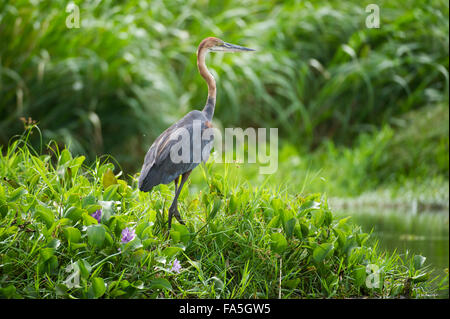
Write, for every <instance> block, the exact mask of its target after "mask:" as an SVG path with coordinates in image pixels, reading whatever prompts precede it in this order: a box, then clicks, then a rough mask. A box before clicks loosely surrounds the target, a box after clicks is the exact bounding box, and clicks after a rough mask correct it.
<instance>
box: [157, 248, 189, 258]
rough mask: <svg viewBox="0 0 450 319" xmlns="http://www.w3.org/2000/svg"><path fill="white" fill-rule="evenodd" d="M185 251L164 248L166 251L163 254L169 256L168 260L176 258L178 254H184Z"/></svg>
mask: <svg viewBox="0 0 450 319" xmlns="http://www.w3.org/2000/svg"><path fill="white" fill-rule="evenodd" d="M183 250H184V249H183V248H181V247H173V246H172V247H167V248H164V250H163V251H162V254H163V255H164V256H167V258H169V259H170V258H172V257H174V256H176V255H177V254H178V253H180V252H182V251H183Z"/></svg>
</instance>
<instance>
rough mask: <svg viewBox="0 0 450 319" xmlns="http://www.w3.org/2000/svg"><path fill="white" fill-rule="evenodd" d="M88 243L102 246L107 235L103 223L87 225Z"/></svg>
mask: <svg viewBox="0 0 450 319" xmlns="http://www.w3.org/2000/svg"><path fill="white" fill-rule="evenodd" d="M87 236H88V243H89V245H92V246H94V247H101V246H102V245H103V242H104V241H105V237H106V230H105V228H103V226H102V225H91V226H88V227H87Z"/></svg>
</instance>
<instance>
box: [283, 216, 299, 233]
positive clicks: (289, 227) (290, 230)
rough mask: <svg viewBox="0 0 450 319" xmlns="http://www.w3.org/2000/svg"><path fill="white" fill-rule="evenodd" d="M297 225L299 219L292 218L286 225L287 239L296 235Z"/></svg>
mask: <svg viewBox="0 0 450 319" xmlns="http://www.w3.org/2000/svg"><path fill="white" fill-rule="evenodd" d="M296 223H297V218H291V219H289V220H287V221H286V222H285V223H284V231H285V232H286V236H287V237H291V236H292V235H293V234H294V227H295V224H296Z"/></svg>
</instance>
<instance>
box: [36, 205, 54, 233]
mask: <svg viewBox="0 0 450 319" xmlns="http://www.w3.org/2000/svg"><path fill="white" fill-rule="evenodd" d="M36 215H37V216H38V217H39V218H40V219H41V220H42V221H43V222H44V223H45V225H46V226H47V228H50V227H51V226H52V225H53V223H54V221H55V216H53V212H52V210H51V209H48V208H46V207H44V206H38V207H37V211H36Z"/></svg>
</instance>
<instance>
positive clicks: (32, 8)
mask: <svg viewBox="0 0 450 319" xmlns="http://www.w3.org/2000/svg"><path fill="white" fill-rule="evenodd" d="M70 3H75V4H77V5H78V6H79V8H80V20H81V21H80V22H81V28H72V29H71V28H68V27H67V26H66V19H67V18H68V17H69V16H70V14H71V12H68V11H67V10H66V9H67V6H68V5H69V4H70ZM370 3H375V4H377V5H378V6H379V8H380V28H378V29H369V28H367V27H366V25H365V22H366V18H367V16H368V15H369V14H370V12H366V6H367V5H368V4H370ZM207 36H216V37H219V38H222V39H224V40H225V41H227V42H231V43H235V44H240V45H244V46H247V47H250V48H254V49H257V52H255V53H253V54H234V55H232V54H221V53H216V54H210V55H209V56H208V58H207V64H208V66H209V68H210V70H211V71H212V73H213V74H214V76H215V77H216V80H217V88H218V99H217V107H216V112H215V117H214V125H215V126H217V127H219V128H222V129H223V128H224V127H242V128H246V127H255V128H256V127H266V128H269V127H276V128H278V132H279V137H280V140H279V162H278V170H277V171H276V173H275V174H273V175H269V176H267V175H260V174H259V171H258V169H259V167H258V165H257V164H239V165H238V164H236V165H234V164H232V165H223V164H217V163H216V164H214V165H209V166H208V168H207V169H208V170H211V173H212V174H215V175H216V176H215V178H216V179H217V180H220V179H221V178H222V179H224V178H227V183H229V184H230V187H232V185H233V184H234V185H238V184H239V183H242V182H244V183H249V184H251V186H253V187H254V189H256V190H258V189H261V188H263V187H275V188H278V189H279V190H280V193H283V192H282V190H288V191H289V192H290V193H292V194H298V193H301V194H302V195H304V194H308V193H313V192H320V193H326V194H327V196H329V197H331V198H332V199H334V200H333V201H331V204H332V207H333V210H334V212H335V213H336V214H337V215H338V216H348V215H352V217H353V219H354V220H355V221H356V222H357V223H358V224H359V225H361V226H362V227H363V228H364V230H365V231H367V232H370V231H371V230H374V232H375V235H376V236H375V240H380V245H381V246H382V247H384V248H387V249H388V250H390V251H396V252H399V253H404V254H405V256H406V255H408V251H413V252H415V253H417V254H423V255H424V256H427V258H428V262H429V263H431V264H432V265H433V267H437V273H438V274H445V273H447V274H448V256H449V245H448V243H449V235H448V234H449V217H448V216H449V215H448V200H449V182H448V179H449V106H448V104H449V5H448V2H447V1H446V0H430V1H420V0H405V1H385V0H377V1H373V0H368V1H356V0H346V1H342V0H340V1H294V0H291V1H274V0H273V1H266V0H264V1H262V0H261V1H256V0H255V1H247V0H222V1H207V0H190V1H184V0H183V1H181V0H170V1H162V0H152V1H150V0H148V1H146V0H122V1H120V0H102V1H100V0H93V1H73V2H69V1H62V0H53V1H39V0H13V1H12V0H11V1H10V0H0V149H1V151H2V152H6V149H7V147H6V146H7V145H8V143H9V142H10V141H11V139H12V138H13V137H14V136H15V135H17V134H21V133H22V132H23V130H24V126H28V125H30V124H32V123H33V121H36V122H37V123H38V126H39V128H40V130H41V133H42V134H41V136H39V134H36V131H35V134H33V143H34V146H35V148H36V149H37V150H38V152H39V151H42V152H46V149H45V147H42V149H41V146H43V145H45V144H46V143H48V142H49V141H56V143H58V145H59V148H60V149H63V148H64V147H65V146H66V145H67V146H68V147H69V148H70V150H71V152H72V153H73V154H74V155H85V156H87V161H86V162H87V163H89V162H90V163H93V162H94V160H95V159H96V157H98V156H103V154H110V155H111V156H112V157H113V159H114V163H115V165H116V170H115V173H116V174H120V171H122V174H123V175H125V176H128V177H129V176H134V177H135V176H136V175H135V174H136V173H138V172H139V171H140V168H141V165H142V161H143V158H144V156H145V153H146V151H147V150H148V148H149V147H150V145H151V144H152V142H153V141H154V139H155V138H156V137H157V136H158V135H159V134H160V133H161V132H162V131H163V130H164V129H166V128H167V127H168V126H170V125H171V124H172V123H173V122H175V121H176V120H177V119H179V118H180V117H182V116H183V115H184V114H186V113H187V112H188V111H190V110H192V109H201V108H202V107H203V105H204V104H205V101H206V95H207V89H206V86H205V83H204V81H203V79H202V78H201V77H200V76H199V75H198V72H197V67H196V55H195V52H196V48H197V45H198V44H199V42H200V41H201V40H202V39H203V38H205V37H207ZM41 138H42V139H41ZM204 171H205V167H203V169H197V170H195V171H194V173H193V174H192V175H191V178H190V184H191V185H190V187H189V191H190V193H191V195H192V196H196V197H197V196H199V191H200V190H201V189H203V188H204V187H207V185H206V184H205V178H204V176H203V174H204ZM3 177H5V176H2V178H3ZM6 177H8V178H12V177H11V176H6ZM379 203H381V204H382V205H384V207H382V208H380V207H379V206H377V205H378V204H379ZM436 204H437V207H438V208H439V210H440V212H439V213H438V214H429V213H430V211H429V209H433V207H436ZM352 205H353V206H352ZM402 206H403V208H401V207H402ZM339 207H340V208H339ZM405 207H406V208H405ZM446 294H447V297H448V290H447V293H446Z"/></svg>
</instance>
